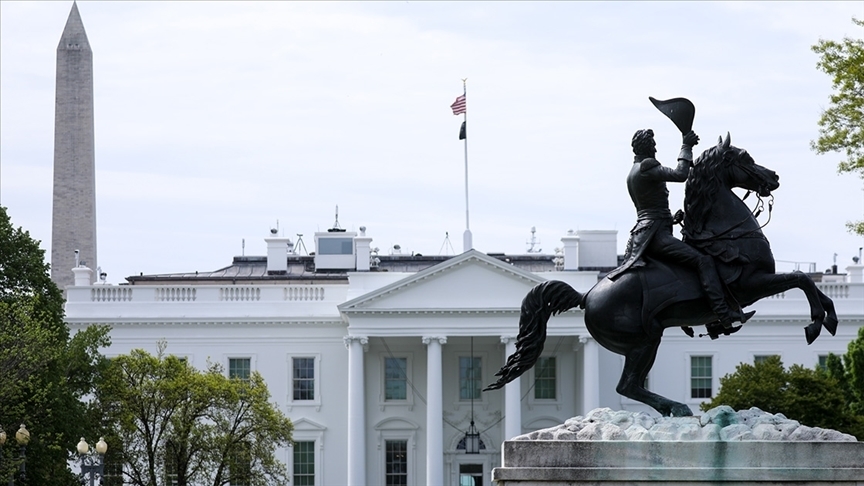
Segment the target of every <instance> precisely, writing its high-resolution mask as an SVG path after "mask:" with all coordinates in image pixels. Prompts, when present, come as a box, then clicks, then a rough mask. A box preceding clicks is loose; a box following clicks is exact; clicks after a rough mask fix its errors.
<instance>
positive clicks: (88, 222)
mask: <svg viewBox="0 0 864 486" xmlns="http://www.w3.org/2000/svg"><path fill="white" fill-rule="evenodd" d="M56 90H57V91H56V101H55V108H54V110H55V111H54V209H53V217H52V225H51V279H52V280H54V282H55V283H56V284H57V285H58V286H59V287H60V288H61V289H65V288H66V286H67V285H72V283H73V276H72V268H73V267H74V266H75V263H76V262H75V260H76V255H75V250H79V252H80V253H79V255H78V258H79V260H80V262H81V263H86V264H87V266H88V267H90V268H92V269H94V270H95V269H96V159H95V154H94V138H93V51H92V50H90V42H89V41H88V40H87V33H86V32H84V24H83V23H82V22H81V15H80V14H79V13H78V5H77V4H75V3H73V4H72V11H71V12H69V19H68V20H67V21H66V27H65V28H64V29H63V35H62V36H61V37H60V45H58V46H57V86H56Z"/></svg>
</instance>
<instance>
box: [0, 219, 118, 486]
mask: <svg viewBox="0 0 864 486" xmlns="http://www.w3.org/2000/svg"><path fill="white" fill-rule="evenodd" d="M107 336H108V329H107V328H104V327H92V328H89V329H87V330H85V331H82V332H79V333H77V334H76V335H75V336H72V337H70V335H69V329H68V327H67V326H66V324H65V322H64V321H63V295H62V294H61V292H60V289H58V288H57V286H56V285H55V284H54V282H52V281H51V278H50V276H49V274H48V265H47V264H46V263H45V261H44V251H43V250H41V249H40V248H39V242H38V241H35V240H33V239H32V238H31V237H30V234H29V233H28V232H27V231H24V230H23V229H21V228H17V229H16V228H13V226H12V224H11V220H10V218H9V216H8V214H7V212H6V208H4V207H0V370H2V372H0V400H2V402H0V403H2V405H0V427H2V428H3V430H5V431H6V433H7V435H8V436H9V440H8V441H7V446H6V447H4V450H3V457H2V463H0V482H5V481H6V480H7V478H9V476H10V475H12V474H14V471H16V470H17V469H18V466H19V464H20V458H19V455H18V447H17V444H14V443H15V441H14V439H13V438H12V437H14V435H15V432H16V431H17V430H18V427H19V425H21V424H22V423H23V424H25V425H26V426H27V429H28V430H29V431H30V433H31V441H30V443H29V445H28V446H27V448H26V461H27V482H26V483H22V482H18V483H16V484H32V485H36V484H39V485H42V484H52V485H61V486H62V485H73V484H76V485H77V484H79V482H78V480H77V478H76V477H75V476H74V475H73V474H72V472H71V471H70V470H69V468H68V463H67V460H68V459H69V458H70V457H71V454H72V451H73V450H74V448H75V445H76V444H77V443H78V439H79V438H80V437H82V436H92V435H93V432H92V430H93V428H92V426H93V424H92V422H90V421H88V417H90V414H89V413H88V408H89V407H90V404H88V403H87V402H86V401H84V400H83V398H84V397H85V396H87V395H88V394H90V393H92V391H93V383H94V380H95V377H96V375H97V374H98V370H99V368H100V366H102V365H103V362H102V356H101V355H100V354H99V347H100V346H107V345H108V344H109V341H108V337H107ZM13 444H14V445H13Z"/></svg>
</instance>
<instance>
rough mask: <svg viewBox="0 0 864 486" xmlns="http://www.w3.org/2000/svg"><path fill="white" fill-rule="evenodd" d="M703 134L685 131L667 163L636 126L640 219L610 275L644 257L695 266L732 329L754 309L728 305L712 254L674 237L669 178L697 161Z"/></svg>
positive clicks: (680, 177) (633, 185) (634, 183)
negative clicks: (675, 161)
mask: <svg viewBox="0 0 864 486" xmlns="http://www.w3.org/2000/svg"><path fill="white" fill-rule="evenodd" d="M697 143H699V137H698V136H697V135H696V133H694V132H693V130H690V131H688V132H687V133H685V134H684V136H683V145H682V146H681V153H680V154H679V155H678V166H677V167H675V168H674V169H671V168H669V167H665V166H663V165H661V164H660V162H658V161H657V159H655V158H654V154H655V153H656V152H657V149H656V144H655V142H654V131H653V130H651V129H647V130H638V131H637V132H636V134H634V135H633V141H632V142H631V145H632V147H633V153H634V154H635V157H634V159H633V167H632V168H631V169H630V174H629V175H628V176H627V189H628V191H629V192H630V198H631V199H632V200H633V204H634V205H635V206H636V211H637V217H638V219H637V222H636V225H635V226H634V227H633V229H632V230H631V231H630V239H629V240H628V242H627V251H626V253H625V255H624V263H623V264H622V265H621V266H620V267H619V268H617V269H615V270H614V271H612V272H610V273H609V275H608V277H609V278H610V279H612V280H615V279H616V278H618V277H619V276H621V275H622V274H623V273H625V272H627V271H628V270H629V269H631V268H636V267H640V266H644V265H645V263H644V261H643V259H642V257H643V256H648V257H651V258H653V259H656V260H660V261H665V262H669V263H678V264H681V265H684V266H687V267H689V268H691V269H692V270H695V271H696V272H697V273H698V275H699V282H700V284H701V285H702V288H703V289H704V290H705V294H706V295H707V297H708V301H709V303H710V304H711V309H712V310H713V311H714V313H715V314H716V315H717V317H718V319H719V321H720V324H721V325H722V326H723V328H726V329H730V328H732V323H733V322H742V323H743V322H746V321H747V320H748V319H749V318H750V317H751V316H752V315H753V314H754V313H753V312H749V313H746V314H744V313H742V312H741V310H740V309H734V310H733V309H730V308H729V306H728V305H727V303H726V298H725V295H724V292H723V287H722V284H721V282H720V277H719V276H718V274H717V269H716V267H715V266H714V260H713V258H712V257H710V256H708V255H705V254H703V253H701V252H699V251H698V250H696V249H695V248H693V247H691V246H689V245H687V244H686V243H684V242H682V241H681V240H679V239H677V238H675V236H673V234H672V224H673V220H672V214H671V212H670V211H669V190H668V189H666V182H684V181H686V180H687V176H688V175H689V173H690V167H691V166H692V165H693V146H694V145H696V144H697Z"/></svg>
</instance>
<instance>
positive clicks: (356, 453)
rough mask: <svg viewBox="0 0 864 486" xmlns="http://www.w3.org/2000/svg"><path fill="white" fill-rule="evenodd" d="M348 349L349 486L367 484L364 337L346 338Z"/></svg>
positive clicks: (367, 339) (367, 341)
mask: <svg viewBox="0 0 864 486" xmlns="http://www.w3.org/2000/svg"><path fill="white" fill-rule="evenodd" d="M343 341H344V342H345V347H346V348H348V480H347V484H348V486H363V485H365V484H366V407H365V405H366V402H365V400H366V397H365V394H364V393H363V390H364V384H363V376H364V372H363V352H364V351H365V350H366V345H367V344H368V343H369V338H367V337H365V336H345V337H344V338H343Z"/></svg>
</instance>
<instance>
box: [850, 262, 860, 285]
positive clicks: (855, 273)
mask: <svg viewBox="0 0 864 486" xmlns="http://www.w3.org/2000/svg"><path fill="white" fill-rule="evenodd" d="M846 281H847V282H849V283H864V265H861V262H860V261H856V262H855V264H854V265H849V266H848V267H846Z"/></svg>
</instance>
